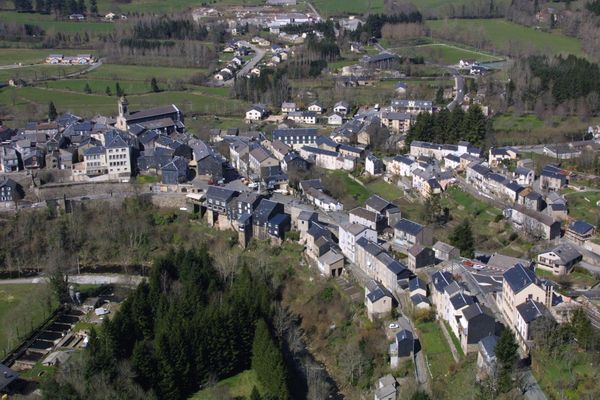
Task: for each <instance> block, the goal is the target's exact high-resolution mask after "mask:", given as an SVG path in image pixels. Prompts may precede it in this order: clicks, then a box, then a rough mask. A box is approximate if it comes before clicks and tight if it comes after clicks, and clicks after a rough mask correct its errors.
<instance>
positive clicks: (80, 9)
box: [77, 0, 86, 14]
mask: <svg viewBox="0 0 600 400" xmlns="http://www.w3.org/2000/svg"><path fill="white" fill-rule="evenodd" d="M77 12H78V13H80V14H85V12H86V8H85V0H78V1H77Z"/></svg>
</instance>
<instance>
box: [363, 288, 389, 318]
mask: <svg viewBox="0 0 600 400" xmlns="http://www.w3.org/2000/svg"><path fill="white" fill-rule="evenodd" d="M365 307H367V316H368V317H369V319H370V320H371V321H373V320H374V319H376V318H382V317H383V318H385V317H388V316H389V315H390V314H391V312H392V294H391V293H390V292H389V291H388V290H387V289H386V288H385V287H384V286H383V285H382V284H380V283H378V282H376V281H374V280H372V279H371V280H370V281H368V282H367V284H366V285H365Z"/></svg>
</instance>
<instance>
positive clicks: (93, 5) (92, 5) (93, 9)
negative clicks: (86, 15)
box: [90, 0, 98, 15]
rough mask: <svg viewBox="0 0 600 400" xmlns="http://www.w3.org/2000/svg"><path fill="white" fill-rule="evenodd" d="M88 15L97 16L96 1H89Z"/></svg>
mask: <svg viewBox="0 0 600 400" xmlns="http://www.w3.org/2000/svg"><path fill="white" fill-rule="evenodd" d="M90 13H91V14H92V15H98V1H97V0H90Z"/></svg>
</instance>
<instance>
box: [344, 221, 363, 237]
mask: <svg viewBox="0 0 600 400" xmlns="http://www.w3.org/2000/svg"><path fill="white" fill-rule="evenodd" d="M340 228H342V229H343V230H344V231H346V232H348V233H350V234H351V235H353V236H357V235H359V234H361V233H362V232H364V231H366V230H367V229H369V228H367V227H366V226H364V225H362V224H352V223H348V224H343V225H340Z"/></svg>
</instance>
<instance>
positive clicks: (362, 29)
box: [350, 11, 423, 40]
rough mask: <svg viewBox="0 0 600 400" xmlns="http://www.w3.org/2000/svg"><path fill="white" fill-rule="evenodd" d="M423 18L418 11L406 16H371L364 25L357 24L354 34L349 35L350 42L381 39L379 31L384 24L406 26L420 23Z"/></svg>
mask: <svg viewBox="0 0 600 400" xmlns="http://www.w3.org/2000/svg"><path fill="white" fill-rule="evenodd" d="M422 22H423V16H422V15H421V13H420V12H419V11H412V12H410V13H408V14H405V13H400V14H391V15H386V14H371V15H369V16H368V17H367V20H366V21H365V23H364V25H362V24H359V26H358V27H357V28H356V30H355V31H354V32H352V33H351V35H350V36H351V38H352V40H362V39H364V38H365V37H366V38H367V39H368V38H371V37H375V38H381V29H382V28H383V26H384V25H385V24H392V25H394V24H406V23H422Z"/></svg>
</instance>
